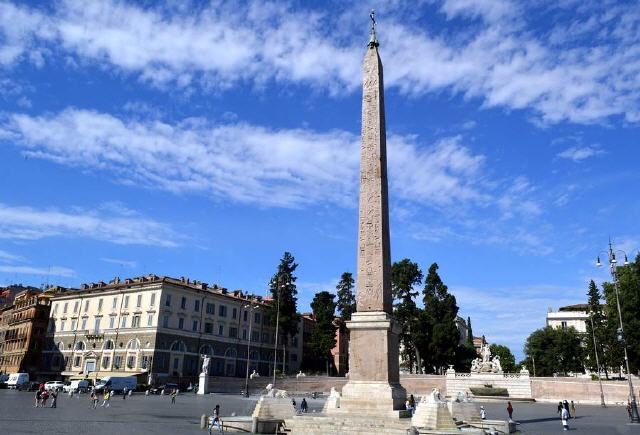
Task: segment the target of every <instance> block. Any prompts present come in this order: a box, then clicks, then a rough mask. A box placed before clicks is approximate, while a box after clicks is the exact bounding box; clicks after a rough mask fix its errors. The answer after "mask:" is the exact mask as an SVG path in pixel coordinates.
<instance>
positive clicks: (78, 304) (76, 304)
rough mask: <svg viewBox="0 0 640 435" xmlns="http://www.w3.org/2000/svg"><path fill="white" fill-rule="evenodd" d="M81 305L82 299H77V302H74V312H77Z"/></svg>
mask: <svg viewBox="0 0 640 435" xmlns="http://www.w3.org/2000/svg"><path fill="white" fill-rule="evenodd" d="M79 307H80V301H76V303H75V304H73V312H74V313H77V312H78V308H79Z"/></svg>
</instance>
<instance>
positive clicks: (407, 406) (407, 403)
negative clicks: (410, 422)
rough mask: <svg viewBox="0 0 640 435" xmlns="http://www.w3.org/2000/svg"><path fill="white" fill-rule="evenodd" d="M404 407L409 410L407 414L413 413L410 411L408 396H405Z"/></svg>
mask: <svg viewBox="0 0 640 435" xmlns="http://www.w3.org/2000/svg"><path fill="white" fill-rule="evenodd" d="M404 409H405V410H407V411H409V415H413V413H412V412H411V401H410V400H409V398H408V397H407V400H406V401H405V402H404Z"/></svg>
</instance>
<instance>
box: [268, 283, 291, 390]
mask: <svg viewBox="0 0 640 435" xmlns="http://www.w3.org/2000/svg"><path fill="white" fill-rule="evenodd" d="M271 284H272V285H273V284H275V285H276V298H277V301H276V339H275V344H274V346H273V382H272V383H271V384H272V385H273V388H275V387H276V370H277V366H278V364H277V362H278V333H279V329H280V288H281V287H283V286H284V285H286V284H288V283H286V282H284V283H283V282H282V275H281V274H280V272H278V278H277V280H276V282H275V283H274V282H273V281H271Z"/></svg>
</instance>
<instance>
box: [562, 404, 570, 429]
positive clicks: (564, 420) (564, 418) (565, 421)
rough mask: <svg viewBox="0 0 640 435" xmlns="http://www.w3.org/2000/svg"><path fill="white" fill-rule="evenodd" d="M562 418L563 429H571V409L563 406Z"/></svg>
mask: <svg viewBox="0 0 640 435" xmlns="http://www.w3.org/2000/svg"><path fill="white" fill-rule="evenodd" d="M560 418H561V419H562V429H563V430H569V411H567V409H566V408H562V411H561V412H560Z"/></svg>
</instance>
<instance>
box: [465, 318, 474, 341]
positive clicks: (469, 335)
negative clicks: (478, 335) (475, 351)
mask: <svg viewBox="0 0 640 435" xmlns="http://www.w3.org/2000/svg"><path fill="white" fill-rule="evenodd" d="M467 345H469V346H471V347H472V348H475V347H474V344H473V329H472V328H471V317H467Z"/></svg>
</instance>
